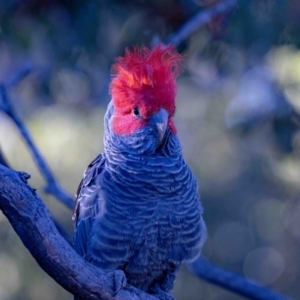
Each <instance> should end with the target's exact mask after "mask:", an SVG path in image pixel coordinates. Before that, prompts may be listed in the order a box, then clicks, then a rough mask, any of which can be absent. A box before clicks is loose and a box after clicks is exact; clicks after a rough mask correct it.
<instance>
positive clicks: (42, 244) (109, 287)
mask: <svg viewBox="0 0 300 300" xmlns="http://www.w3.org/2000/svg"><path fill="white" fill-rule="evenodd" d="M28 178H29V175H28V174H26V173H18V172H15V171H13V170H10V169H8V168H6V167H4V166H2V165H0V179H1V180H0V209H1V210H2V211H3V213H4V215H5V216H6V217H7V218H8V220H9V222H10V223H11V225H12V226H13V228H14V230H15V231H16V233H17V234H18V235H19V237H20V239H21V240H22V242H23V243H24V245H25V246H26V248H27V249H28V250H29V251H30V253H31V254H32V256H33V257H34V258H35V259H36V261H37V263H38V264H39V265H40V266H41V267H42V268H43V269H44V271H45V272H47V273H48V274H49V275H50V276H51V277H52V278H53V279H54V280H56V281H57V282H58V283H59V284H60V285H61V286H62V287H64V288H65V289H66V290H68V291H69V292H71V293H72V294H74V295H76V296H78V297H80V298H82V299H91V300H92V299H95V300H96V299H97V300H99V299H103V300H112V299H114V300H132V299H133V300H134V299H142V300H157V298H155V297H154V296H151V295H148V294H146V293H144V292H142V291H140V290H138V289H136V288H134V287H131V286H126V285H125V281H124V276H123V273H122V272H121V271H116V272H111V273H108V274H107V273H105V272H102V271H101V270H99V269H97V268H96V267H94V266H93V265H91V264H89V263H88V262H86V261H85V260H84V259H83V258H82V257H80V256H79V255H78V254H77V253H76V252H75V250H74V249H73V248H72V247H71V246H70V245H69V244H68V243H67V242H66V241H65V239H64V238H63V237H62V236H60V234H59V233H58V231H57V229H56V227H55V226H54V224H53V222H52V220H51V217H50V213H49V211H48V210H47V208H46V207H45V205H44V204H43V202H42V201H41V200H40V198H39V197H38V195H37V194H36V193H35V191H34V190H33V189H32V188H30V187H29V186H28V185H27V183H26V181H27V179H28ZM123 285H125V287H123ZM115 291H118V293H117V295H116V296H115V297H114V296H113V294H114V293H115Z"/></svg>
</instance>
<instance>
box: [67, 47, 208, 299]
mask: <svg viewBox="0 0 300 300" xmlns="http://www.w3.org/2000/svg"><path fill="white" fill-rule="evenodd" d="M180 61H181V55H179V54H178V53H177V52H176V50H175V49H174V48H173V47H172V46H163V45H158V46H156V47H155V48H154V49H152V50H150V49H148V48H146V47H141V48H137V47H136V48H133V49H132V50H128V49H127V50H126V53H125V56H124V57H119V58H118V59H117V60H116V63H115V64H114V66H113V67H112V74H113V75H112V81H111V84H110V93H111V96H112V99H111V102H110V103H109V105H108V108H107V112H106V114H105V118H104V125H105V136H104V151H103V153H101V154H100V155H99V156H98V157H97V158H96V159H95V160H94V161H92V162H91V164H90V165H89V166H88V167H87V169H86V171H85V173H84V178H83V179H82V181H81V183H80V186H79V188H78V193H77V201H76V206H75V211H74V216H73V219H74V222H75V237H74V248H75V249H76V251H77V252H78V253H79V254H80V255H81V256H83V257H84V259H86V260H87V261H89V262H90V263H92V264H93V265H95V266H97V267H99V268H100V269H102V270H104V271H113V270H122V271H123V272H124V273H125V276H126V279H127V283H128V284H131V285H133V286H135V287H137V288H139V289H142V290H144V291H146V292H148V293H151V294H155V295H156V296H157V297H158V298H160V299H172V297H171V296H170V295H169V294H168V292H169V291H170V290H172V288H173V284H174V281H175V277H176V274H177V272H178V270H179V267H180V265H181V263H182V262H185V261H191V260H194V259H195V258H196V257H197V256H198V255H199V254H200V251H201V247H202V245H203V242H204V240H205V237H206V228H205V224H204V222H203V219H202V207H201V204H200V199H199V195H198V185H197V181H196V179H195V177H194V176H193V174H192V173H191V171H190V169H189V167H188V166H187V164H186V162H185V161H184V159H183V157H182V152H181V145H180V143H179V140H178V137H177V135H176V127H175V124H174V121H173V116H174V113H175V96H176V91H177V86H176V82H175V81H176V77H177V76H178V74H179V63H180Z"/></svg>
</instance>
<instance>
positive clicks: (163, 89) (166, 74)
mask: <svg viewBox="0 0 300 300" xmlns="http://www.w3.org/2000/svg"><path fill="white" fill-rule="evenodd" d="M181 59H182V57H181V55H180V54H178V53H177V52H176V50H175V48H174V47H173V46H171V45H169V46H163V45H158V46H156V47H155V48H154V49H152V50H150V49H148V48H146V47H141V48H137V47H135V48H133V50H129V49H126V51H125V56H124V57H119V58H117V61H116V63H115V64H114V65H113V67H112V74H113V78H112V81H111V84H110V93H111V95H112V101H113V105H114V108H115V111H114V119H113V124H112V125H113V130H114V131H115V132H116V133H118V134H131V133H132V132H133V131H135V130H137V129H140V128H142V127H143V126H145V124H147V121H148V120H149V119H150V118H151V116H152V115H153V114H155V113H156V112H157V111H158V110H160V109H161V108H164V109H165V110H166V111H167V112H168V114H169V121H168V125H169V127H170V129H171V130H172V131H173V132H174V133H175V132H176V129H175V126H174V124H173V121H172V117H173V115H174V113H175V96H176V92H177V86H176V78H177V76H178V75H179V73H180V67H179V64H180V61H181ZM137 114H138V117H137Z"/></svg>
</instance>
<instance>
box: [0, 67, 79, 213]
mask: <svg viewBox="0 0 300 300" xmlns="http://www.w3.org/2000/svg"><path fill="white" fill-rule="evenodd" d="M30 70H31V66H30V65H29V64H26V65H25V66H24V67H23V68H22V69H21V70H20V71H19V72H17V74H16V75H14V76H13V77H12V78H11V79H9V80H8V81H7V82H6V83H5V84H2V85H0V97H1V99H0V110H2V111H3V112H5V113H6V114H7V115H8V116H9V117H10V118H11V119H12V121H13V122H14V123H15V124H16V126H17V127H18V129H19V131H20V133H21V135H22V137H23V139H24V141H25V143H26V144H27V146H28V148H29V151H30V153H31V155H32V157H33V159H34V161H35V163H36V164H37V166H38V169H39V170H40V172H41V174H42V176H43V177H44V179H45V180H46V182H47V186H46V187H45V192H46V193H49V194H52V195H54V196H55V197H57V198H58V199H59V200H60V201H61V202H62V203H64V204H65V205H66V206H67V207H69V208H73V206H74V198H73V197H72V196H71V195H70V194H69V193H68V192H67V191H66V190H64V189H63V188H62V187H61V186H60V185H59V183H58V182H57V180H56V179H55V177H54V175H53V173H52V171H51V169H50V167H49V166H48V164H47V163H46V160H45V159H44V158H43V156H42V155H41V153H40V151H39V150H38V148H37V147H36V145H35V143H34V141H33V139H32V137H31V134H30V132H29V131H28V129H27V127H26V125H25V124H24V123H23V121H22V119H21V118H20V117H19V116H18V115H17V113H16V111H15V109H14V107H13V105H12V103H11V101H10V98H9V97H8V94H7V90H8V88H11V87H13V86H15V85H16V84H18V83H19V82H20V81H21V80H22V79H23V78H24V77H25V76H26V75H27V74H29V72H30Z"/></svg>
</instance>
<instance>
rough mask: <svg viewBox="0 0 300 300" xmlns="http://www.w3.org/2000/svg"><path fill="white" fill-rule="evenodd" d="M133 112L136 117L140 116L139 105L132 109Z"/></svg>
mask: <svg viewBox="0 0 300 300" xmlns="http://www.w3.org/2000/svg"><path fill="white" fill-rule="evenodd" d="M132 113H133V114H134V115H135V116H136V117H139V116H140V111H139V109H138V107H135V108H134V109H133V110H132Z"/></svg>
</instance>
